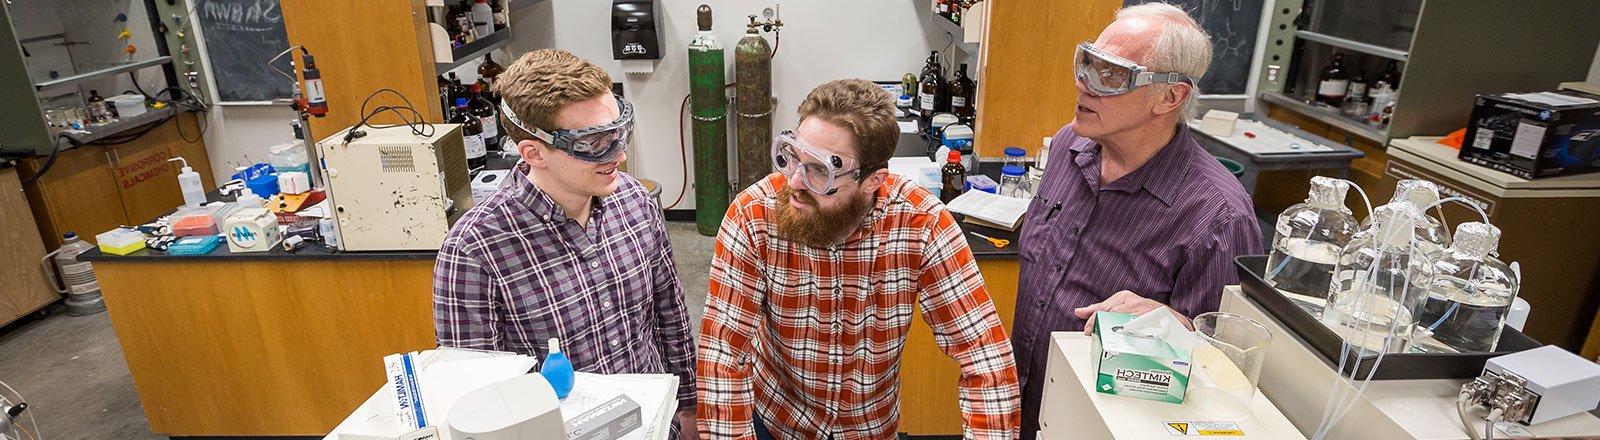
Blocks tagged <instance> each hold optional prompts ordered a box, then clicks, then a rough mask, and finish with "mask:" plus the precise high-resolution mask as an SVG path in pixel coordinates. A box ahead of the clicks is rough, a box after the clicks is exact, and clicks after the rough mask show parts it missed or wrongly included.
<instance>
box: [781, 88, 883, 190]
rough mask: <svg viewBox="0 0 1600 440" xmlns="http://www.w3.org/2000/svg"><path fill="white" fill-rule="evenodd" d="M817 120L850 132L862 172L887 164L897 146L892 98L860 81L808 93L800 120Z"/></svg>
mask: <svg viewBox="0 0 1600 440" xmlns="http://www.w3.org/2000/svg"><path fill="white" fill-rule="evenodd" d="M811 117H817V118H822V119H823V120H825V121H828V122H832V123H834V124H838V125H840V126H842V127H844V128H845V129H846V130H849V131H850V135H851V137H852V138H854V139H855V144H856V162H858V163H859V164H860V165H861V166H862V167H863V168H870V167H877V166H881V165H883V164H886V163H888V162H889V158H890V157H891V156H893V155H894V148H895V144H897V143H899V142H900V126H899V124H897V123H896V122H895V120H894V98H893V97H891V96H889V92H886V91H884V90H883V88H882V87H878V85H877V84H873V83H872V82H871V81H867V80H864V79H841V80H835V81H831V82H828V83H826V84H823V85H820V86H817V88H816V89H812V90H811V93H810V94H808V95H806V99H805V101H803V102H801V103H800V119H802V120H804V119H805V118H811Z"/></svg>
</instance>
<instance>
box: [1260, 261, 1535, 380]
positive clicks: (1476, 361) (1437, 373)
mask: <svg viewBox="0 0 1600 440" xmlns="http://www.w3.org/2000/svg"><path fill="white" fill-rule="evenodd" d="M1234 263H1235V264H1236V265H1237V266H1238V267H1239V284H1240V286H1241V287H1242V289H1243V290H1244V294H1245V297H1247V298H1250V299H1251V300H1252V301H1255V303H1256V304H1257V305H1259V306H1261V308H1262V310H1264V311H1266V314H1267V315H1268V316H1270V317H1272V319H1273V320H1274V321H1277V322H1278V324H1279V325H1281V326H1282V327H1283V328H1286V329H1289V330H1290V331H1292V332H1294V333H1295V335H1294V336H1296V337H1298V338H1299V339H1300V340H1301V341H1304V342H1305V344H1306V345H1307V346H1310V347H1311V348H1312V349H1314V350H1316V352H1317V354H1320V355H1322V360H1323V361H1324V362H1327V364H1328V366H1329V367H1330V368H1336V367H1337V366H1338V365H1339V350H1340V348H1341V345H1342V341H1340V339H1339V336H1338V335H1336V334H1334V333H1333V331H1332V330H1329V329H1328V327H1326V326H1324V325H1322V321H1320V320H1318V319H1317V317H1315V316H1311V314H1310V313H1307V312H1306V310H1305V309H1302V308H1300V306H1299V305H1296V304H1295V302H1294V301H1293V300H1290V299H1289V298H1288V297H1286V296H1283V294H1282V293H1279V292H1278V289H1275V288H1273V287H1272V286H1271V285H1268V284H1267V281H1266V280H1265V279H1263V277H1262V273H1263V271H1264V270H1265V268H1266V266H1267V257H1266V256H1265V255H1246V256H1240V257H1238V258H1236V259H1234ZM1542 345H1544V344H1540V343H1539V342H1538V341H1535V340H1533V339H1532V338H1529V337H1528V336H1527V335H1524V334H1522V332H1520V331H1517V330H1516V329H1514V328H1511V327H1509V326H1508V327H1506V328H1504V329H1502V330H1501V331H1500V343H1499V344H1498V345H1496V349H1497V350H1498V351H1495V352H1492V353H1487V352H1478V353H1389V354H1388V355H1385V356H1384V357H1383V363H1381V364H1379V365H1378V371H1377V372H1375V373H1372V379H1373V380H1406V379H1471V378H1474V377H1478V375H1480V374H1482V373H1483V364H1484V362H1485V361H1488V360H1489V358H1492V357H1497V356H1502V355H1507V354H1511V353H1516V352H1519V351H1523V350H1530V349H1534V348H1539V347H1540V346H1542ZM1351 353H1352V354H1353V353H1358V352H1357V351H1355V350H1352V351H1351ZM1346 356H1347V362H1346V365H1345V372H1346V373H1350V372H1354V373H1355V374H1356V375H1355V376H1353V377H1356V378H1365V377H1366V376H1367V374H1368V372H1369V371H1371V370H1372V364H1373V361H1374V360H1376V355H1368V356H1363V357H1360V358H1359V361H1354V360H1355V359H1357V358H1356V357H1354V355H1346Z"/></svg>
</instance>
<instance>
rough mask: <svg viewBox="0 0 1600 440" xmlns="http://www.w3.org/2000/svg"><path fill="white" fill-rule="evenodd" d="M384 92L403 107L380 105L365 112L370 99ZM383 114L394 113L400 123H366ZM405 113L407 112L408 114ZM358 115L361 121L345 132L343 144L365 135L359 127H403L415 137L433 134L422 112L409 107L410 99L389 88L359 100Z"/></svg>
mask: <svg viewBox="0 0 1600 440" xmlns="http://www.w3.org/2000/svg"><path fill="white" fill-rule="evenodd" d="M384 92H388V93H390V94H392V95H394V96H396V97H399V98H400V101H401V102H404V103H405V105H403V106H393V105H381V106H378V107H376V108H373V109H372V111H370V112H369V111H367V105H368V104H371V103H372V99H373V98H376V97H377V96H378V95H381V94H383V93H384ZM401 110H405V112H401ZM384 112H389V113H394V114H395V116H397V117H399V118H400V121H401V123H399V124H390V125H373V124H370V123H368V122H367V121H368V120H370V119H372V118H373V117H374V116H377V115H379V114H382V113H384ZM407 112H409V114H408V113H407ZM360 113H361V115H362V116H361V120H360V121H359V122H356V125H355V126H353V127H350V131H349V132H346V133H345V135H344V143H346V144H348V143H350V141H351V140H354V139H356V138H359V137H362V136H366V135H367V133H366V132H365V131H361V127H362V126H367V127H371V128H378V129H383V128H394V127H400V126H404V127H406V128H409V129H410V130H411V134H414V135H417V136H423V137H430V136H433V134H434V130H435V128H434V126H433V124H429V123H428V122H427V120H426V119H424V118H423V117H422V112H419V111H417V108H416V106H413V105H411V100H410V99H406V95H404V94H401V93H400V92H398V91H396V90H395V89H391V88H387V87H385V88H381V89H378V90H377V91H375V92H372V94H370V95H367V98H366V99H363V100H361V112H360ZM412 118H415V120H413V119H412Z"/></svg>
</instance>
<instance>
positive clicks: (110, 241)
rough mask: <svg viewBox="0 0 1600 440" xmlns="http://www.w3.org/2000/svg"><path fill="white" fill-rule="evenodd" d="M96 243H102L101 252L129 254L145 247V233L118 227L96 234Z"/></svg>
mask: <svg viewBox="0 0 1600 440" xmlns="http://www.w3.org/2000/svg"><path fill="white" fill-rule="evenodd" d="M94 241H95V243H99V244H100V252H105V253H108V254H111V255H128V254H131V253H134V252H136V251H138V250H140V249H144V234H140V233H139V231H135V230H132V229H127V228H116V229H112V230H109V231H105V232H102V233H100V235H96V236H94Z"/></svg>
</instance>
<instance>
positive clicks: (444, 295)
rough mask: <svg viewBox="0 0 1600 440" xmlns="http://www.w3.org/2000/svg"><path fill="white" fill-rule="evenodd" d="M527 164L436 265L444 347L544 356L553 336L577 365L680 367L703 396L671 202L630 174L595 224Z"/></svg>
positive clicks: (607, 369)
mask: <svg viewBox="0 0 1600 440" xmlns="http://www.w3.org/2000/svg"><path fill="white" fill-rule="evenodd" d="M523 167H525V165H523V166H519V167H518V169H516V170H513V171H512V173H511V174H510V175H509V176H508V177H507V179H506V180H507V182H506V183H504V184H503V185H502V186H501V187H500V190H499V191H498V192H496V193H495V194H494V195H493V196H490V197H489V199H488V200H485V201H484V203H482V204H479V205H477V206H473V207H472V208H471V209H469V210H467V213H466V214H465V215H463V216H462V217H461V220H460V221H457V222H456V224H455V227H452V228H450V234H449V235H447V236H446V237H445V240H444V244H443V245H442V246H441V247H440V248H439V257H438V260H437V261H436V262H435V263H434V269H433V325H434V332H435V334H436V336H437V337H438V339H439V341H438V342H439V345H440V346H444V347H463V348H477V349H486V350H503V351H514V352H517V353H522V354H530V355H534V356H536V357H538V358H539V359H541V360H542V359H544V357H545V355H547V354H548V353H546V351H547V349H546V344H545V340H546V339H549V338H561V350H562V352H564V353H566V354H567V357H568V358H569V359H571V360H572V366H573V367H575V368H576V369H577V370H578V371H586V372H591V373H600V374H617V373H671V374H675V375H677V376H678V381H679V382H678V405H679V408H680V409H687V408H690V407H692V406H694V403H695V396H694V392H695V382H694V381H695V375H694V367H695V355H694V339H693V336H692V335H690V334H689V316H688V313H687V310H685V308H684V305H683V286H682V284H681V283H679V282H678V273H677V266H676V265H675V264H674V263H673V260H672V247H671V244H670V243H668V241H667V228H666V223H665V222H663V220H662V218H661V210H660V209H659V208H657V207H656V204H655V201H654V200H653V199H652V198H651V197H650V194H649V193H648V192H647V191H646V190H645V188H644V186H643V185H640V184H639V181H637V180H634V179H633V177H632V176H629V175H627V174H626V173H617V178H618V179H621V183H620V184H619V186H618V188H617V190H616V192H614V193H612V194H611V195H610V196H608V197H605V198H603V199H598V200H595V202H594V206H593V208H592V211H591V213H590V215H589V222H588V225H587V227H585V226H579V225H578V222H577V221H575V220H572V219H571V218H569V217H567V215H566V213H565V212H563V211H562V210H561V207H560V206H558V205H556V204H555V201H553V200H551V199H550V196H549V195H547V194H545V193H544V191H541V190H540V189H539V188H538V187H536V186H534V184H533V182H532V181H530V180H528V177H527V174H526V173H527V171H526V170H525V169H524V168H523Z"/></svg>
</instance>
